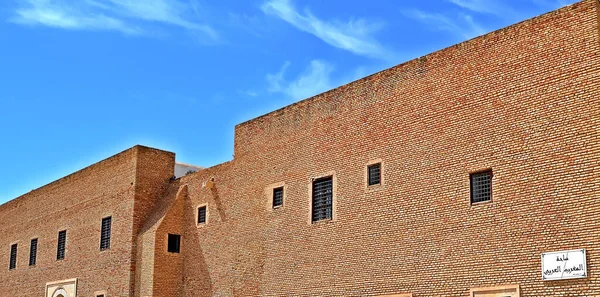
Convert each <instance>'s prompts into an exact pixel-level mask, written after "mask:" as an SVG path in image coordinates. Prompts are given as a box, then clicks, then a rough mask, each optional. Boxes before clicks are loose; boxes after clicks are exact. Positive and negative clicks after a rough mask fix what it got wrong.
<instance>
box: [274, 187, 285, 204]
mask: <svg viewBox="0 0 600 297" xmlns="http://www.w3.org/2000/svg"><path fill="white" fill-rule="evenodd" d="M282 205H283V187H279V188H275V189H273V208H276V207H279V206H282Z"/></svg>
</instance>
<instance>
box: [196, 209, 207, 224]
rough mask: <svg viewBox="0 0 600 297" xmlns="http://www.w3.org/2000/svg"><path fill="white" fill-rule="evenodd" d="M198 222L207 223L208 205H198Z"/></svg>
mask: <svg viewBox="0 0 600 297" xmlns="http://www.w3.org/2000/svg"><path fill="white" fill-rule="evenodd" d="M198 224H206V205H205V206H200V207H198Z"/></svg>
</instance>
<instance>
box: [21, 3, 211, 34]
mask: <svg viewBox="0 0 600 297" xmlns="http://www.w3.org/2000/svg"><path fill="white" fill-rule="evenodd" d="M194 9H195V7H194V6H191V5H187V4H183V3H181V2H179V1H176V0H143V1H141V0H82V1H66V0H26V1H24V3H23V4H22V5H21V6H20V7H18V8H17V9H16V11H15V14H14V16H13V17H12V18H11V19H10V20H11V21H12V22H14V23H18V24H25V25H40V26H48V27H55V28H62V29H71V30H112V31H120V32H123V33H126V34H142V33H144V32H145V31H144V30H143V29H142V28H143V26H144V25H147V24H148V23H150V22H153V23H159V24H162V25H171V26H176V27H180V28H183V29H186V30H190V31H196V32H202V33H203V34H205V35H207V36H209V37H210V38H212V39H216V38H218V34H217V33H216V31H215V30H213V29H212V28H211V27H210V26H208V25H205V24H202V23H199V22H197V21H192V20H191V18H190V17H189V15H190V14H191V13H192V12H193V11H194Z"/></svg>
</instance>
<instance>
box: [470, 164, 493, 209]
mask: <svg viewBox="0 0 600 297" xmlns="http://www.w3.org/2000/svg"><path fill="white" fill-rule="evenodd" d="M470 180H471V204H473V203H478V202H484V201H491V200H492V170H488V171H483V172H477V173H472V174H471V176H470Z"/></svg>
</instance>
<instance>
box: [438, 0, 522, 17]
mask: <svg viewBox="0 0 600 297" xmlns="http://www.w3.org/2000/svg"><path fill="white" fill-rule="evenodd" d="M447 1H449V2H451V3H453V4H454V5H457V6H459V7H461V8H463V9H466V10H470V11H472V12H476V13H482V14H491V15H495V16H498V17H501V18H504V19H511V20H514V19H521V18H523V16H522V15H521V14H520V13H519V12H517V11H515V10H514V9H513V8H511V7H510V6H507V5H505V3H504V2H503V1H499V0H447Z"/></svg>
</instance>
